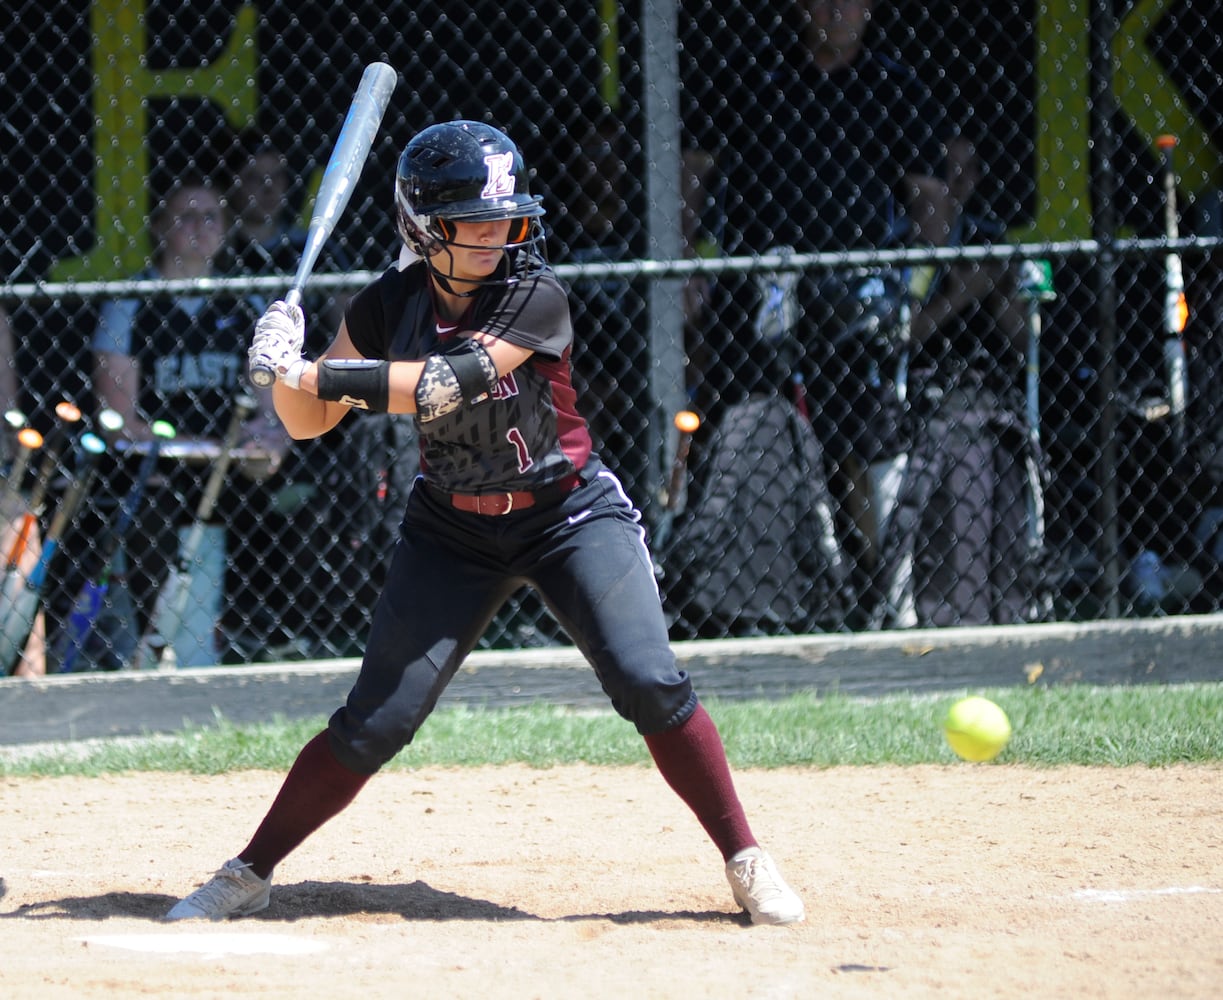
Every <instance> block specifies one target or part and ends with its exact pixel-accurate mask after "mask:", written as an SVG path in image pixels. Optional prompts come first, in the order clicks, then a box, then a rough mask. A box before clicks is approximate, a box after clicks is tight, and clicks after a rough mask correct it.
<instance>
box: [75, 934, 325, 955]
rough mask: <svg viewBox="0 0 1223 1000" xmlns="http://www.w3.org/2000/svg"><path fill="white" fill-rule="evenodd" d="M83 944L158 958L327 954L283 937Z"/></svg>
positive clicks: (321, 945) (124, 937) (313, 944)
mask: <svg viewBox="0 0 1223 1000" xmlns="http://www.w3.org/2000/svg"><path fill="white" fill-rule="evenodd" d="M76 940H78V941H83V942H84V943H85V944H90V945H102V946H103V947H107V948H121V949H123V950H125V951H138V952H142V953H144V954H157V955H199V956H201V957H203V958H220V957H223V956H226V955H312V954H316V953H317V952H320V951H326V950H327V948H328V947H329V946H328V944H327V943H326V942H325V941H317V940H315V939H313V938H300V937H289V936H287V935H284V934H178V933H164V934H95V935H92V936H90V937H83V938H77V939H76Z"/></svg>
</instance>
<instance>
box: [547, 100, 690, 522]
mask: <svg viewBox="0 0 1223 1000" xmlns="http://www.w3.org/2000/svg"><path fill="white" fill-rule="evenodd" d="M635 155H636V154H635V153H634V151H633V148H632V141H631V139H630V137H629V136H628V134H627V133H626V131H625V128H624V125H623V123H621V122H620V121H619V120H617V119H616V118H614V117H611V113H610V112H609V111H608V110H607V109H603V111H602V112H601V114H600V116H599V118H598V121H597V122H596V123H593V124H591V125H590V126H589V128H588V129H586V130H585V131H584V132H583V133H582V135H581V141H580V145H579V147H578V155H577V156H576V157H575V158H574V160H573V161H572V162H571V163H570V164H569V171H570V172H571V173H572V175H573V181H574V184H575V188H576V190H575V193H574V195H573V196H572V198H571V204H570V207H569V210H568V212H567V213H566V221H570V222H571V223H572V232H571V233H565V238H564V241H563V242H564V244H565V262H566V263H576V264H601V263H611V262H617V261H628V260H631V259H632V258H633V257H634V256H640V255H641V253H642V249H643V248H641V247H635V246H634V240H639V239H640V236H641V232H642V230H641V226H640V224H639V222H638V219H639V213H640V212H641V211H643V209H641V208H639V207H637V205H638V201H639V200H640V198H641V196H642V193H643V192H642V191H641V181H640V179H639V177H638V176H637V175H636V174H635V173H634V162H635V161H634V156H635ZM711 173H712V163H711V161H710V157H709V156H708V154H706V153H704V152H701V151H687V152H685V154H684V155H683V157H682V160H681V176H680V188H681V192H682V196H683V209H682V218H681V219H680V220H678V221H679V223H680V225H681V232H682V235H683V246H682V253H683V254H684V256H686V257H693V256H696V255H697V254H698V253H699V252H704V247H703V246H702V243H701V241H702V240H704V239H705V236H704V231H703V230H702V228H701V223H702V221H703V220H702V218H701V216H702V214H703V204H704V202H705V200H706V198H707V195H708V185H709V183H710V178H709V175H710V174H711ZM707 286H708V279H707V278H706V277H704V276H701V275H697V276H694V277H691V278H689V279H687V280H686V281H685V282H684V287H683V291H682V294H681V297H680V300H679V301H677V302H676V303H675V307H676V308H677V309H681V310H682V311H683V315H684V330H685V335H686V337H687V338H690V337H691V331H693V330H696V329H699V327H700V325H701V324H702V322H703V316H704V307H705V300H706V297H707ZM570 288H571V296H570V299H571V301H572V303H573V314H574V315H573V326H574V347H573V367H574V380H575V385H576V388H577V389H578V391H579V398H580V399H581V400H582V402H583V405H584V406H585V407H587V412H586V413H585V416H586V419H587V422H588V423H589V425H590V431H591V436H592V438H593V439H594V442H595V446H596V448H597V449H598V451H599V454H600V455H601V456H603V458H604V460H605V461H606V462H607V464H608V467H609V468H611V469H612V470H613V471H614V472H615V473H616V474H617V475H618V476H619V477H620V479H621V481H622V482H623V483H624V487H625V489H626V491H627V492H628V494H629V496H630V497H631V498H632V499H633V500H634V502H635V503H637V504H638V505H639V506H640V507H642V508H649V507H650V506H651V503H652V501H654V500H656V499H657V498H651V497H647V496H645V495H644V490H645V489H646V486H647V483H648V481H649V476H648V468H649V464H650V455H649V450H648V447H647V445H648V442H649V440H650V433H649V424H650V420H651V411H652V403H651V399H652V392H651V387H650V360H651V359H650V342H649V333H650V324H649V318H648V316H647V312H646V311H647V307H648V285H647V283H645V282H641V281H634V280H632V279H630V278H628V277H625V276H622V275H606V276H603V277H595V278H578V279H575V280H574V281H573V282H571V284H570Z"/></svg>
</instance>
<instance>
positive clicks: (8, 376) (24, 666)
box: [0, 306, 47, 677]
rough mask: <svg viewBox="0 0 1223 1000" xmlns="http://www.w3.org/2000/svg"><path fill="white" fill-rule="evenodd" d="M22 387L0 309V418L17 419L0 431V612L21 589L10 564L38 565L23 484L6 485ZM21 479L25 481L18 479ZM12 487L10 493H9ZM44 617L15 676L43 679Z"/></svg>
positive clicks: (26, 568)
mask: <svg viewBox="0 0 1223 1000" xmlns="http://www.w3.org/2000/svg"><path fill="white" fill-rule="evenodd" d="M20 388H21V384H20V380H19V376H18V372H17V342H16V339H15V338H14V336H13V327H12V323H11V322H10V320H9V313H8V310H7V309H5V308H4V306H0V415H2V416H5V417H7V415H8V414H9V413H14V414H20V415H21V416H20V418H19V421H18V423H17V424H16V425H10V424H9V422H8V421H7V420H5V423H4V425H3V426H0V465H3V467H4V469H5V487H4V489H3V492H0V504H3V506H2V507H0V560H3V563H2V564H0V572H4V593H3V594H2V595H0V607H8V606H10V605H11V602H12V600H13V599H14V598H15V596H16V594H17V588H19V587H24V586H25V584H24V582H23V579H22V578H21V577H18V576H16V575H13V576H10V574H9V573H8V572H7V569H8V565H9V562H10V561H12V558H13V556H14V555H15V556H16V560H15V562H16V566H17V568H18V569H20V570H21V572H22V573H23V574H29V573H30V572H31V571H32V570H33V569H34V566H35V564H36V563H37V562H38V556H39V553H40V552H41V545H40V540H39V538H38V531H37V528H35V529H34V533H33V535H27V537H26V539H25V542H24V544H22V543H21V542H20V541H19V538H20V537H21V530H22V521H23V520H24V515H25V513H26V509H27V508H26V504H25V502H24V499H23V494H22V492H21V490H22V487H23V483H21V482H12V483H10V481H9V478H8V477H9V476H10V475H11V474H12V472H13V471H14V470H13V461H14V459H15V458H16V455H17V450H18V449H19V448H20V447H21V445H20V444H19V443H18V442H17V440H16V437H15V435H14V434H13V431H14V430H15V429H17V428H18V427H20V426H21V425H22V424H24V423H25V415H24V413H23V412H22V410H21V407H20V405H19V404H20V402H21V391H20ZM22 478H23V479H24V477H22ZM10 486H11V488H10ZM46 634H47V626H46V615H44V614H43V612H41V611H39V613H38V617H37V618H35V620H34V627H33V628H32V629H31V630H30V637H29V639H28V640H27V641H26V644H25V649H24V650H23V651H22V653H21V655H20V656H19V657H18V659H17V662H16V663H15V664H13V665H12V667H11V672H12V674H13V675H14V676H16V677H41V676H42V675H43V674H45V673H46V672H47V661H46ZM9 671H10V666H9V665H8V664H3V665H0V676H3V675H4V674H5V673H6V672H9Z"/></svg>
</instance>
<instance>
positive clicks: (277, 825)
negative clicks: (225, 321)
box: [238, 730, 371, 878]
mask: <svg viewBox="0 0 1223 1000" xmlns="http://www.w3.org/2000/svg"><path fill="white" fill-rule="evenodd" d="M370 777H371V775H368V774H358V773H357V772H356V771H352V770H349V769H348V768H347V767H345V766H344V765H343V764H341V763H340V762H339V761H338V760H336V757H335V754H334V753H332V752H331V746H330V744H329V743H328V742H327V731H326V730H323V731H322V732H321V733H319V734H318V735H317V736H315V737H314V739H312V740H311V741H310V742H309V743H307V744H306V745H305V746H304V747H302V750H301V753H299V754H298V755H297V760H296V761H294V763H293V767H292V768H290V769H289V773H288V775H286V777H285V780H284V784H283V785H281V786H280V792H279V793H278V794H277V796H276V800H275V801H274V802H273V803H272V808H271V809H269V810H268V814H267V815H266V816H265V817H264V818H263V822H262V823H260V824H259V829H258V830H256V831H255V836H254V837H252V838H251V842H250V843H249V844H247V845H246V848H245V849H244V850H243V851H242V852H241V853H240V854H239V855H238V858H239V860H241V861H245V862H246V863H247V864H248V865H250V866H251V870H252V871H253V872H254V873H255V874H256V875H258V876H259V877H260V878H267V877H268V876H269V875H271V874H272V869H273V868H275V867H276V865H277V864H279V863H280V862H281V861H283V860H284V859H285V858H286V857H288V856H289V853H290V852H291V851H293V849H294V848H296V847H297V846H298V845H299V844H300V843H301V842H302V841H303V840H305V839H306V838H307V837H308V836H310V834H312V833H313V832H314V831H315V830H317V829H318V828H319V827H320V826H322V825H323V824H324V823H326V822H327V820H329V819H331V817H332V816H335V815H336V814H337V813H339V812H341V811H342V810H343V809H344V807H345V806H347V805H348V804H349V803H350V802H351V801H352V800H353V799H355V798H356V797H357V793H358V792H359V791H361V789H362V787H363V786H364V785H365V783H366V782H367V781H369V779H370Z"/></svg>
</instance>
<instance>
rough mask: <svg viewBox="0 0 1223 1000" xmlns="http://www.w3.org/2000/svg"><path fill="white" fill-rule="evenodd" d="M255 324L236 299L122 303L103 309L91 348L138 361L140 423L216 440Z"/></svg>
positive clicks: (154, 299) (250, 310)
mask: <svg viewBox="0 0 1223 1000" xmlns="http://www.w3.org/2000/svg"><path fill="white" fill-rule="evenodd" d="M142 277H156V274H154V273H153V272H146V273H145V274H144V275H142ZM257 318H258V315H257V313H256V312H255V310H254V308H253V307H252V306H251V305H250V304H249V303H248V302H246V301H245V300H243V299H240V298H232V297H210V298H196V297H175V296H164V295H162V296H153V297H152V298H149V299H147V300H145V299H120V300H116V301H113V302H108V303H106V304H105V305H104V306H103V308H102V312H101V316H100V318H99V324H98V329H97V332H96V334H95V335H94V342H93V346H94V350H95V351H98V352H100V353H115V354H126V355H129V356H131V357H132V358H134V359H136V361H138V362H139V364H140V369H141V383H140V388H139V396H138V398H137V406H138V408H139V410H140V413H141V415H142V416H143V417H144V418H145V419H146V420H148V421H150V422H152V421H154V420H168V421H170V423H171V424H173V426H174V428H175V430H176V431H177V433H178V435H179V436H180V437H184V436H192V437H215V438H220V437H222V436H223V435H224V433H225V428H226V425H227V424H228V422H229V414H230V412H231V410H232V408H233V397H234V394H235V393H236V392H237V390H238V389H239V388H240V387H241V386H242V385H243V378H244V375H245V369H246V340H247V337H248V336H249V334H250V331H251V330H252V329H253V327H254V324H255V321H256V319H257Z"/></svg>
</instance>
